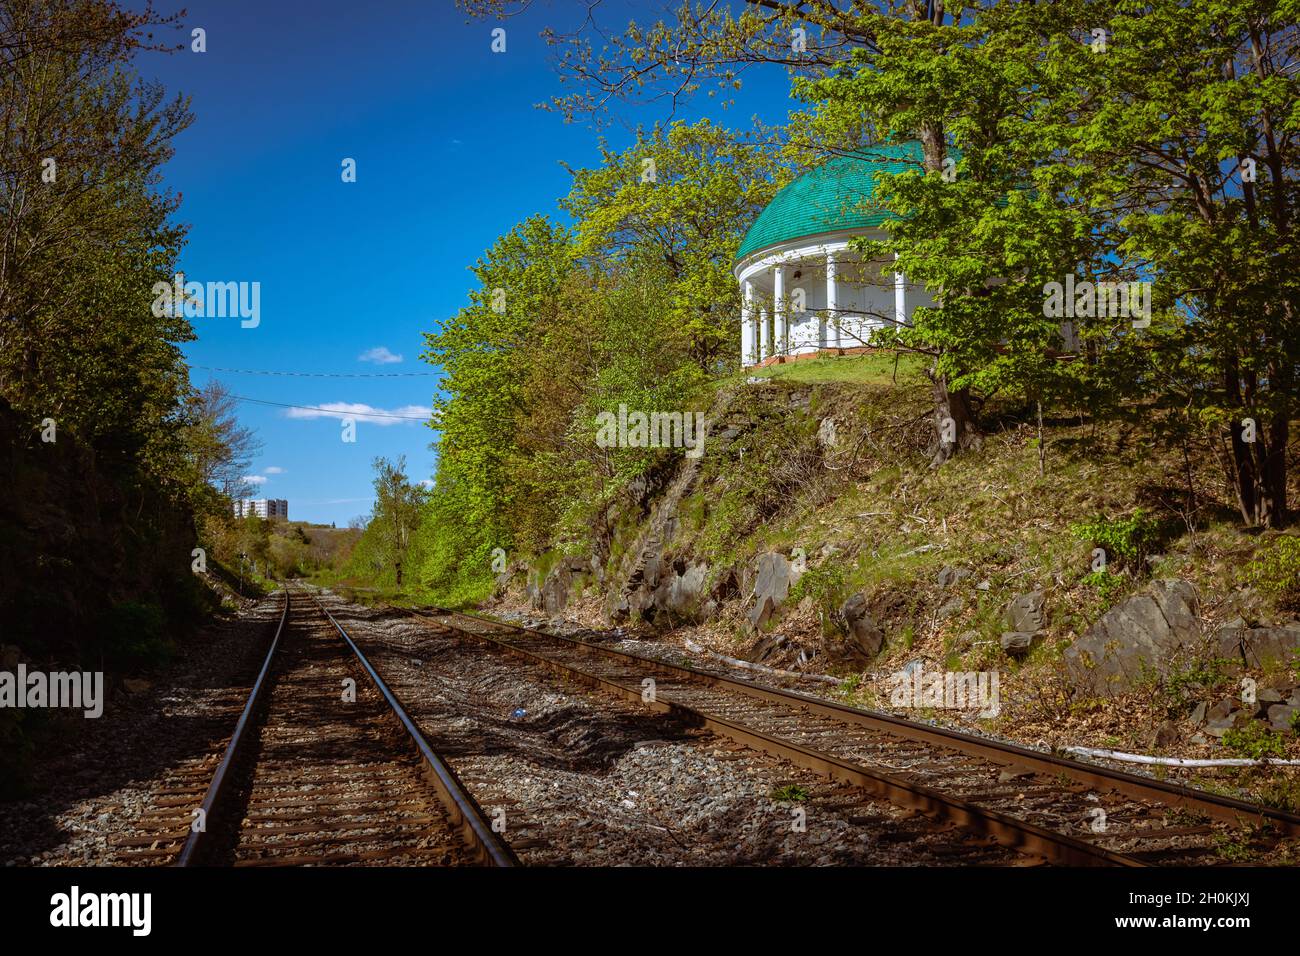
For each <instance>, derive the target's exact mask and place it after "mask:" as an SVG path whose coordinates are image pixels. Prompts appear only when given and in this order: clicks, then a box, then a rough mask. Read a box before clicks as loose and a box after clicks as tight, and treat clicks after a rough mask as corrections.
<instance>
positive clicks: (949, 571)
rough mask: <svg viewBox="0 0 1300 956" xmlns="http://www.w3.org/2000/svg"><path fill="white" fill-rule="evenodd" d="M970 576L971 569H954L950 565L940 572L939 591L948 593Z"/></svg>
mask: <svg viewBox="0 0 1300 956" xmlns="http://www.w3.org/2000/svg"><path fill="white" fill-rule="evenodd" d="M970 576H971V573H970V569H969V568H954V567H952V566H951V565H949V566H948V567H945V568H944V569H943V570H942V571H940V572H939V590H940V591H946V590H948V589H949V588H951V587H955V586H956V585H958V584H960V583H961V582H962V581H965V580H966V579H967V578H968V577H970Z"/></svg>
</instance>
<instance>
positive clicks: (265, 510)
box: [235, 498, 289, 521]
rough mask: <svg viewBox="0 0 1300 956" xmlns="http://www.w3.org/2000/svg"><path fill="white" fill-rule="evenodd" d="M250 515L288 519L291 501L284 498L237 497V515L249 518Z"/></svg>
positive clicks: (237, 516)
mask: <svg viewBox="0 0 1300 956" xmlns="http://www.w3.org/2000/svg"><path fill="white" fill-rule="evenodd" d="M249 515H257V516H258V517H259V518H278V519H279V520H281V521H288V520H289V502H288V501H286V500H285V499H284V498H236V499H235V517H236V518H247V517H248V516H249Z"/></svg>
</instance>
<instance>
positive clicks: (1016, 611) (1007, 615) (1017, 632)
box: [1001, 589, 1044, 657]
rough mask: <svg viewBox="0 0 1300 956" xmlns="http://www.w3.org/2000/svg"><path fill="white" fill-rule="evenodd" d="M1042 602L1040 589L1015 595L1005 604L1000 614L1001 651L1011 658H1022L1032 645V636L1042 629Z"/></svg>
mask: <svg viewBox="0 0 1300 956" xmlns="http://www.w3.org/2000/svg"><path fill="white" fill-rule="evenodd" d="M1043 601H1044V596H1043V592H1042V590H1041V589H1039V590H1036V591H1029V592H1028V593H1026V594H1017V595H1016V596H1015V597H1013V598H1012V599H1011V600H1010V601H1009V602H1007V607H1006V610H1005V611H1003V612H1002V623H1003V626H1004V627H1006V630H1005V631H1003V632H1002V641H1001V643H1002V650H1003V651H1005V652H1006V653H1007V654H1010V655H1012V656H1013V657H1023V656H1024V655H1025V654H1028V653H1029V650H1030V648H1031V647H1033V644H1034V636H1035V635H1036V634H1038V632H1039V631H1041V630H1042V629H1043Z"/></svg>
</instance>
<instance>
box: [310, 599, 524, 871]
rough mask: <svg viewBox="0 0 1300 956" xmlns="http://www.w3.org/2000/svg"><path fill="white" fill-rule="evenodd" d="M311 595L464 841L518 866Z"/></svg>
mask: <svg viewBox="0 0 1300 956" xmlns="http://www.w3.org/2000/svg"><path fill="white" fill-rule="evenodd" d="M311 597H312V600H313V601H315V603H316V607H317V608H319V609H320V611H321V613H322V614H324V615H325V617H326V619H328V620H329V622H330V623H331V624H333V625H334V628H335V630H337V631H338V632H339V636H340V637H342V638H343V640H344V642H345V643H346V644H347V645H348V647H349V648H351V650H352V653H353V654H354V655H355V656H356V659H357V661H358V662H359V663H360V665H361V669H362V670H363V671H365V673H366V676H367V677H368V678H369V679H370V683H371V684H373V685H374V687H375V689H376V690H377V691H379V693H380V695H381V696H382V697H383V698H384V700H385V701H387V703H388V706H389V707H390V708H391V709H392V711H393V713H394V714H395V715H396V716H397V719H398V720H399V721H400V722H401V724H402V726H403V727H404V728H405V729H406V732H407V734H408V735H409V737H410V738H411V742H412V743H413V744H414V745H415V749H416V751H417V753H418V754H419V757H420V760H421V763H422V764H423V767H424V771H425V777H426V779H427V780H428V781H429V783H430V784H431V785H432V787H433V789H434V791H435V792H436V793H437V795H438V800H439V802H440V803H441V804H442V805H443V807H444V808H445V809H446V811H447V813H448V815H449V816H450V817H451V819H452V822H453V823H454V824H455V825H456V826H457V827H458V828H459V829H460V832H461V836H462V838H463V839H464V841H465V844H466V845H467V846H468V847H470V849H471V850H472V851H473V852H474V855H475V856H476V857H477V858H478V860H479V862H480V863H484V864H488V865H491V866H518V865H519V859H518V857H516V856H515V853H514V851H513V850H511V849H510V846H509V845H508V844H507V843H506V842H505V840H503V839H502V838H501V837H500V836H499V835H498V834H497V833H496V832H495V831H493V829H492V824H491V822H490V821H489V820H488V819H487V817H486V815H485V814H484V813H483V809H482V807H480V806H479V805H478V801H476V800H475V799H474V797H473V796H472V795H471V794H470V792H469V791H468V790H467V789H466V788H465V785H464V784H463V783H461V781H460V778H459V777H457V776H456V772H455V771H454V770H452V769H451V767H450V766H448V764H447V763H446V761H444V760H443V759H442V758H441V757H440V756H438V754H437V752H436V751H434V749H433V747H432V746H430V744H429V741H428V740H427V739H426V737H425V736H424V732H423V731H422V730H421V729H420V726H419V724H417V723H416V722H415V720H414V719H413V718H412V717H411V716H410V714H408V713H407V712H406V708H405V707H403V706H402V703H401V701H400V700H398V698H397V695H396V694H394V693H393V691H392V690H391V689H390V688H389V686H388V685H387V684H386V683H385V682H384V679H383V678H382V677H380V676H379V672H378V671H377V670H375V668H374V665H372V664H371V663H370V661H369V659H368V658H367V657H366V655H365V654H363V653H362V652H361V648H359V647H358V646H357V645H356V643H355V642H354V641H353V640H352V638H351V637H350V636H349V635H348V632H347V631H345V630H344V629H343V625H341V624H340V623H339V622H338V621H337V620H336V619H335V618H334V615H333V614H331V613H330V612H329V611H328V610H327V609H326V608H325V605H324V604H322V603H321V601H320V599H319V598H317V597H316V596H315V595H312V596H311Z"/></svg>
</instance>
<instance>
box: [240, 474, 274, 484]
mask: <svg viewBox="0 0 1300 956" xmlns="http://www.w3.org/2000/svg"><path fill="white" fill-rule="evenodd" d="M244 480H245V481H246V482H248V483H249V484H250V485H264V484H266V482H267V480H268V479H266V478H263V477H262V476H261V475H245V476H244Z"/></svg>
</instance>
